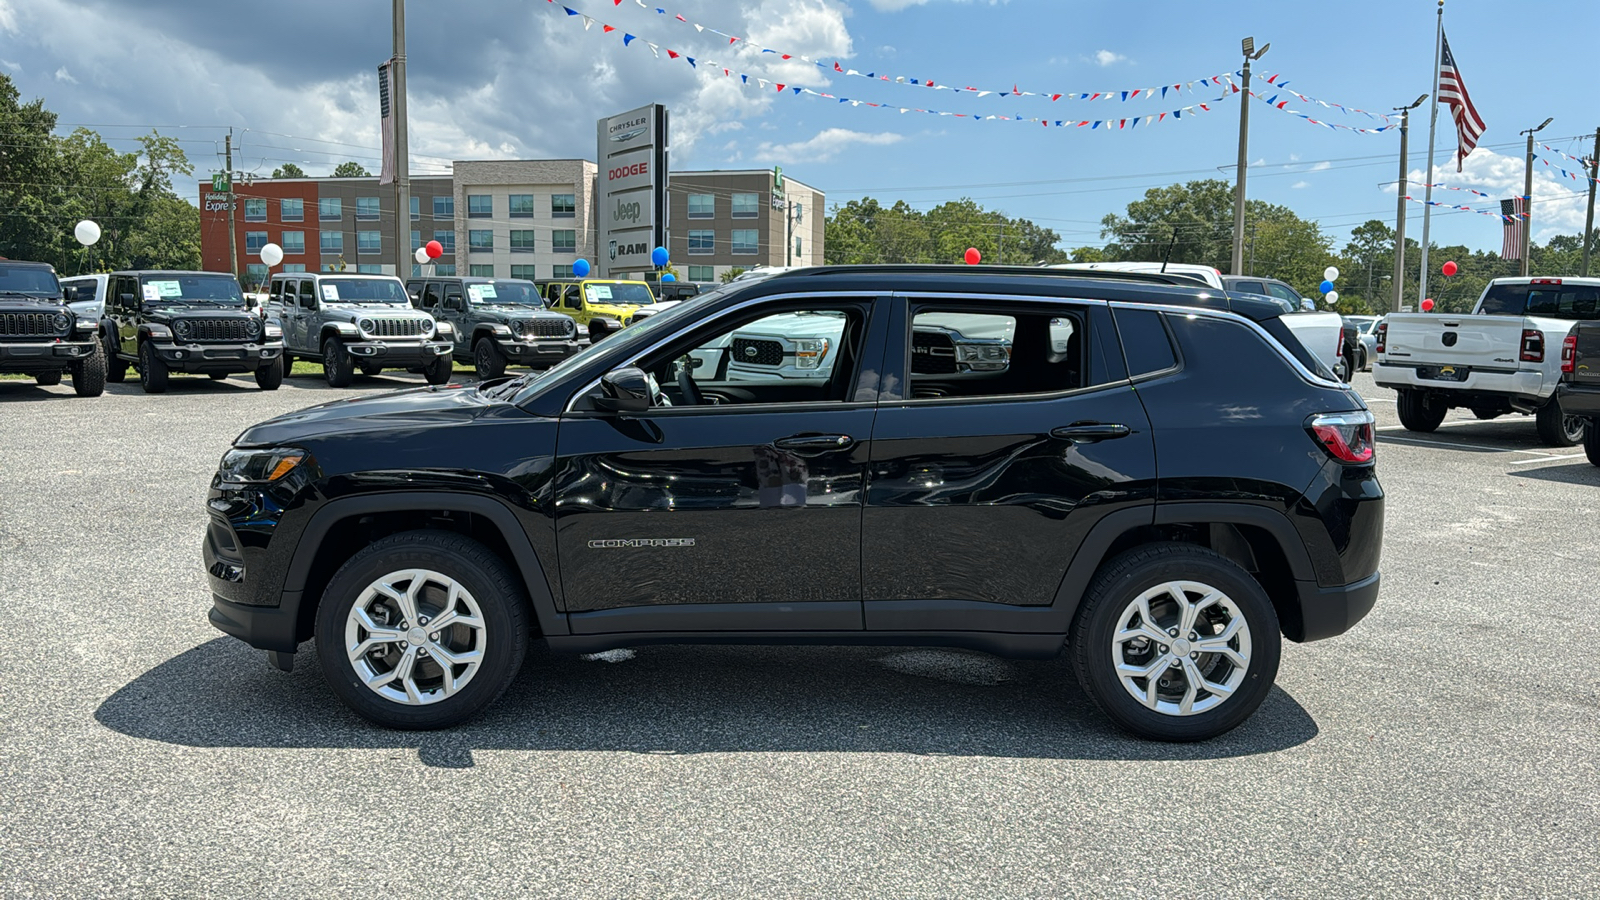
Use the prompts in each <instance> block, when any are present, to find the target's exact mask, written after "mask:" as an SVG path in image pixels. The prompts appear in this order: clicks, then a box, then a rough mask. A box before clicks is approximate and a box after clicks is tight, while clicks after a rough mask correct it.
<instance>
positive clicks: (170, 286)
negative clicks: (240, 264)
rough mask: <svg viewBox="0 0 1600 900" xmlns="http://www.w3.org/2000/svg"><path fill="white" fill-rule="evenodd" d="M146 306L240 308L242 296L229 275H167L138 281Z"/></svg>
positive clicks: (186, 273)
mask: <svg viewBox="0 0 1600 900" xmlns="http://www.w3.org/2000/svg"><path fill="white" fill-rule="evenodd" d="M139 286H140V288H141V289H142V290H143V292H144V293H143V296H144V302H146V303H220V304H225V305H228V306H243V305H244V293H243V292H242V291H240V290H239V281H238V279H236V278H234V277H233V276H232V275H202V274H199V273H191V272H169V273H163V274H160V275H148V276H145V277H143V278H140V279H139Z"/></svg>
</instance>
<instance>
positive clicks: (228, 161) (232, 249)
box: [211, 128, 239, 278]
mask: <svg viewBox="0 0 1600 900" xmlns="http://www.w3.org/2000/svg"><path fill="white" fill-rule="evenodd" d="M211 146H213V147H215V146H216V144H212V145H211ZM222 146H223V154H224V155H223V165H225V166H227V168H228V263H229V266H230V268H232V269H233V277H234V278H238V277H239V233H238V232H237V231H235V230H234V225H233V208H234V207H236V206H238V205H239V192H238V191H235V190H234V189H233V129H232V128H229V129H228V136H227V138H226V139H225V140H224V141H223V144H222ZM212 152H213V153H214V152H216V151H212Z"/></svg>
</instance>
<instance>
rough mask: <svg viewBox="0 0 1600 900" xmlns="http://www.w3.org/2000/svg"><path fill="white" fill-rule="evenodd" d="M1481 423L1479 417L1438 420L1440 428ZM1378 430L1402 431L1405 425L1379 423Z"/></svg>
mask: <svg viewBox="0 0 1600 900" xmlns="http://www.w3.org/2000/svg"><path fill="white" fill-rule="evenodd" d="M1482 424H1483V421H1482V420H1480V419H1455V420H1452V421H1449V422H1440V423H1439V427H1440V428H1460V427H1461V426H1463V425H1482ZM1378 430H1379V431H1404V430H1405V426H1404V425H1380V426H1378Z"/></svg>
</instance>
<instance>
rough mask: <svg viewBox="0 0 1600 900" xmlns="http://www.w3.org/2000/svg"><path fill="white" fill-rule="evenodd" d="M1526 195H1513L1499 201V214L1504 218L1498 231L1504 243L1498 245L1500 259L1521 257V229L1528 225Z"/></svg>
mask: <svg viewBox="0 0 1600 900" xmlns="http://www.w3.org/2000/svg"><path fill="white" fill-rule="evenodd" d="M1527 199H1528V198H1527V197H1514V198H1512V199H1510V200H1501V201H1500V216H1501V217H1502V218H1503V219H1505V224H1504V226H1502V227H1501V229H1500V231H1501V233H1502V234H1503V235H1504V237H1505V243H1504V244H1502V245H1501V247H1500V258H1501V259H1521V258H1522V230H1523V229H1524V228H1527V227H1528V217H1527V215H1526V213H1527Z"/></svg>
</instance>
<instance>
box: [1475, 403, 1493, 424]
mask: <svg viewBox="0 0 1600 900" xmlns="http://www.w3.org/2000/svg"><path fill="white" fill-rule="evenodd" d="M1472 415H1473V416H1474V417H1476V418H1479V419H1483V420H1485V421H1488V420H1489V419H1498V418H1500V410H1498V409H1490V408H1488V407H1486V406H1474V407H1473V408H1472Z"/></svg>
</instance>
